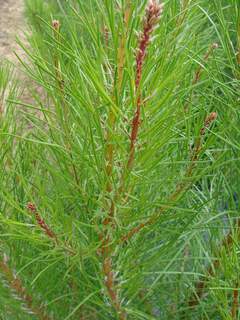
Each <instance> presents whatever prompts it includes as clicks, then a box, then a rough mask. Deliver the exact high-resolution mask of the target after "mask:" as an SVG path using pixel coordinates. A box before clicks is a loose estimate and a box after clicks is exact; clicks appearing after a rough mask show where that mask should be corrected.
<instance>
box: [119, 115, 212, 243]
mask: <svg viewBox="0 0 240 320" xmlns="http://www.w3.org/2000/svg"><path fill="white" fill-rule="evenodd" d="M216 118H217V113H216V112H212V113H211V114H210V115H209V116H208V117H207V118H206V119H205V121H204V125H203V127H202V128H201V129H200V132H199V137H198V138H197V141H196V144H195V148H194V151H193V154H192V156H191V161H190V164H189V166H188V168H187V170H186V173H185V176H184V179H183V181H181V182H180V183H178V184H177V186H176V189H175V191H174V192H173V193H172V194H171V195H170V196H169V197H168V202H170V203H172V202H174V201H176V200H177V199H178V198H179V196H181V194H182V193H183V192H184V191H185V190H186V189H187V188H189V187H190V186H191V184H192V182H190V181H189V178H191V176H192V172H193V169H194V168H195V166H196V163H197V161H198V158H199V155H200V151H201V146H202V139H203V137H204V136H205V133H206V129H207V128H208V127H209V126H210V125H211V123H212V122H213V121H215V119H216ZM166 210H167V208H166V207H164V206H161V207H160V208H158V211H157V213H156V214H153V215H152V217H150V218H149V219H148V220H147V221H146V222H142V223H140V224H139V225H138V226H136V227H134V228H132V229H131V230H130V231H129V232H128V233H127V234H125V235H124V236H122V238H121V242H126V241H128V240H130V239H131V238H132V237H133V236H134V235H135V234H137V233H138V232H139V231H141V230H142V229H143V228H145V227H147V226H149V225H152V224H154V223H155V222H156V221H157V220H158V218H159V215H161V214H162V213H164V212H165V211H166Z"/></svg>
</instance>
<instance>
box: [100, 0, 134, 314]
mask: <svg viewBox="0 0 240 320" xmlns="http://www.w3.org/2000/svg"><path fill="white" fill-rule="evenodd" d="M130 8H131V7H130V2H129V1H128V2H127V4H126V8H125V13H124V27H125V28H124V30H123V34H122V37H121V40H120V45H119V48H118V63H117V66H118V67H117V80H116V83H115V90H116V91H117V93H118V95H119V96H120V91H121V88H122V81H123V73H124V65H125V60H126V56H125V46H126V40H127V30H128V24H129V17H130ZM115 90H114V91H115ZM115 123H116V115H115V113H114V112H113V111H112V110H110V112H109V116H108V131H107V148H106V156H105V159H106V173H107V177H108V182H107V186H106V191H107V193H108V194H110V193H111V192H112V190H113V187H112V182H111V178H112V174H113V162H114V145H113V143H112V139H113V134H114V130H115ZM108 207H109V208H108ZM106 208H107V209H106V210H107V211H108V215H107V217H106V218H105V219H104V221H103V226H104V230H103V232H102V233H101V234H100V236H99V238H100V240H101V242H102V245H101V250H100V252H101V255H102V258H103V274H104V277H105V280H104V284H105V287H106V289H107V293H108V296H109V299H110V302H111V305H112V306H113V308H114V309H115V311H116V313H117V315H118V318H119V319H120V320H125V319H126V318H127V315H126V313H125V312H124V311H123V310H122V307H121V303H120V301H119V297H118V293H117V288H116V279H115V277H114V270H113V259H112V248H111V245H110V243H111V236H110V235H109V230H107V229H108V226H109V227H110V230H111V231H112V230H113V229H114V228H115V224H114V222H113V217H114V211H115V204H114V201H113V200H112V199H110V205H109V203H108V202H107V201H106Z"/></svg>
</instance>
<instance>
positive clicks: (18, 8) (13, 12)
mask: <svg viewBox="0 0 240 320" xmlns="http://www.w3.org/2000/svg"><path fill="white" fill-rule="evenodd" d="M23 2H24V0H0V60H2V59H4V58H6V59H8V60H10V61H12V62H16V61H17V59H16V57H15V55H14V51H16V52H17V53H18V54H20V55H21V56H22V55H23V53H22V50H21V49H20V48H19V47H18V45H17V44H16V36H20V37H21V36H22V34H23V30H24V19H23V11H24V6H23ZM25 29H26V28H25Z"/></svg>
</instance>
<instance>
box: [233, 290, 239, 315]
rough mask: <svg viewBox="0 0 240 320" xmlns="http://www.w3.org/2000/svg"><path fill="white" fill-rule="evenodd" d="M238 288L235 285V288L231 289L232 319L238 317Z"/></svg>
mask: <svg viewBox="0 0 240 320" xmlns="http://www.w3.org/2000/svg"><path fill="white" fill-rule="evenodd" d="M238 300H239V288H238V285H237V288H236V289H234V290H233V304H232V310H231V315H232V319H233V320H237V318H238V308H239V302H238Z"/></svg>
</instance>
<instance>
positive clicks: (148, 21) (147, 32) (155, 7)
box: [127, 0, 163, 170]
mask: <svg viewBox="0 0 240 320" xmlns="http://www.w3.org/2000/svg"><path fill="white" fill-rule="evenodd" d="M162 12H163V4H159V3H158V1H155V0H152V1H149V4H148V6H147V8H146V14H145V19H144V24H143V33H142V34H141V36H140V40H139V46H138V51H137V55H136V78H135V91H136V101H137V105H136V111H135V115H134V117H133V120H132V128H131V138H130V152H129V158H128V162H127V169H128V170H130V169H131V168H132V166H133V162H134V155H135V146H136V142H137V136H138V130H139V127H140V118H141V106H142V93H141V92H140V90H139V89H140V88H139V87H140V82H141V80H142V68H143V64H144V60H145V57H146V53H147V48H148V46H149V43H150V37H151V34H152V32H153V30H154V27H155V26H156V24H157V23H158V21H159V19H160V16H161V14H162Z"/></svg>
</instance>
